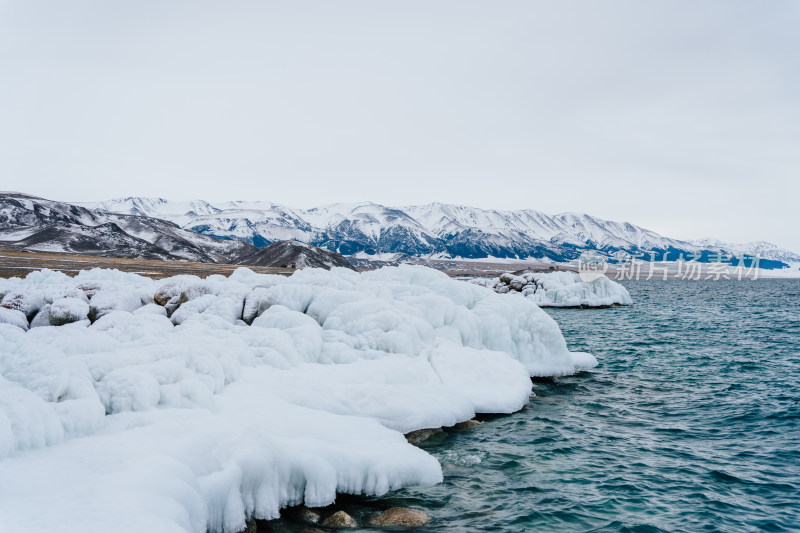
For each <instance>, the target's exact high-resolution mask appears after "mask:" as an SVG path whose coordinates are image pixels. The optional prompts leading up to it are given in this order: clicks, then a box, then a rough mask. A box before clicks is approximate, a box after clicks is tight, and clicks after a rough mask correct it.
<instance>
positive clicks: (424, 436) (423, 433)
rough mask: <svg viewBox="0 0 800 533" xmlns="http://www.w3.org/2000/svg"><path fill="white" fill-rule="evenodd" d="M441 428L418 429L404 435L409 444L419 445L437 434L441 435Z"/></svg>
mask: <svg viewBox="0 0 800 533" xmlns="http://www.w3.org/2000/svg"><path fill="white" fill-rule="evenodd" d="M441 432H442V428H430V429H418V430H416V431H412V432H410V433H406V440H407V441H408V442H409V443H411V444H419V443H420V442H425V441H426V440H428V439H429V438H431V437H433V436H434V435H436V434H437V433H441Z"/></svg>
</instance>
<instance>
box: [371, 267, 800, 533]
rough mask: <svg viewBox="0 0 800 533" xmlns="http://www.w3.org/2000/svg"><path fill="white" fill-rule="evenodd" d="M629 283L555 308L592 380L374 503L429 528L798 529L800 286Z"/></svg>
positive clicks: (501, 420) (545, 397)
mask: <svg viewBox="0 0 800 533" xmlns="http://www.w3.org/2000/svg"><path fill="white" fill-rule="evenodd" d="M626 286H627V287H628V289H629V290H630V292H631V296H632V297H633V299H634V302H635V305H633V306H630V307H618V308H613V309H603V310H571V309H562V310H558V309H551V310H548V312H549V313H550V315H551V316H553V318H555V320H556V321H557V322H558V323H559V325H560V326H561V328H562V330H563V332H564V335H565V337H566V339H567V342H568V343H569V346H570V348H571V349H573V350H583V351H589V352H592V353H594V354H595V355H596V356H597V358H598V360H599V361H600V365H599V366H598V367H597V368H596V369H595V370H593V371H592V372H586V373H583V374H581V375H578V376H573V377H567V378H559V379H555V380H550V381H542V382H537V383H534V391H535V393H536V394H537V397H536V398H535V399H532V400H531V402H530V404H529V408H528V409H527V410H524V411H522V412H519V413H516V414H514V415H511V416H505V417H498V418H494V419H492V420H488V421H486V422H485V423H484V424H482V425H481V426H479V427H478V428H476V429H473V430H469V431H461V432H448V433H445V434H443V435H441V436H440V437H438V438H435V439H434V440H433V441H429V442H428V443H425V444H423V447H424V448H425V449H426V450H428V451H429V452H430V453H432V454H434V455H435V456H436V457H438V458H439V460H440V461H441V463H442V465H443V468H444V472H445V482H444V483H443V484H442V485H439V486H436V487H426V488H414V489H407V490H403V491H398V492H396V493H393V494H392V495H390V497H383V498H376V499H375V500H374V501H373V502H372V504H373V505H380V506H382V507H386V506H393V505H410V506H415V507H420V508H423V509H426V510H427V512H428V513H429V514H430V515H431V516H432V517H433V521H432V522H431V524H430V525H429V526H427V527H426V528H425V530H426V531H465V532H469V531H501V532H502V531H507V532H513V531H521V530H536V531H553V530H557V531H686V532H696V531H793V530H794V531H797V530H800V429H798V423H799V422H800V392H798V381H799V380H800V280H758V281H755V282H754V281H748V282H744V281H742V282H738V281H706V282H690V281H676V280H667V281H653V280H651V281H635V282H634V281H630V282H627V283H626ZM367 503H369V502H367Z"/></svg>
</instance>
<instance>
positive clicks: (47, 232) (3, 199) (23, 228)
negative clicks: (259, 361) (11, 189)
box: [0, 193, 257, 263]
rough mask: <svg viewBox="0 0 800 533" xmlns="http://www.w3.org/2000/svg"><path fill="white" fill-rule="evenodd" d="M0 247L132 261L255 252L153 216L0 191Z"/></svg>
mask: <svg viewBox="0 0 800 533" xmlns="http://www.w3.org/2000/svg"><path fill="white" fill-rule="evenodd" d="M0 244H5V245H7V246H12V247H14V248H17V249H24V250H36V251H47V252H71V253H79V254H90V255H100V256H105V257H128V258H134V259H167V260H188V261H199V262H203V263H230V262H237V261H236V258H237V257H239V256H246V255H250V254H253V253H255V252H256V251H257V249H256V248H255V247H253V246H252V245H250V244H248V243H246V242H241V241H236V240H221V239H214V238H212V237H208V236H206V235H200V234H198V233H197V232H194V231H191V230H188V229H183V228H181V227H180V226H178V225H177V224H174V223H172V222H169V221H167V220H162V219H159V218H154V217H144V216H134V215H128V214H117V213H103V212H98V211H93V210H90V209H87V208H85V207H81V206H78V205H74V204H69V203H66V202H56V201H53V200H46V199H44V198H38V197H36V196H30V195H27V194H21V193H0Z"/></svg>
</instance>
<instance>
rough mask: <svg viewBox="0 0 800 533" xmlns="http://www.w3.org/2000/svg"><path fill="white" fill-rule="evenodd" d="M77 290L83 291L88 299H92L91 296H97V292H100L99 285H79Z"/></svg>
mask: <svg viewBox="0 0 800 533" xmlns="http://www.w3.org/2000/svg"><path fill="white" fill-rule="evenodd" d="M78 289H80V290H82V291H83V294H85V295H86V297H87V298H88V299H90V300H91V299H92V296H94V295H95V294H97V291H99V290H100V285H97V284H94V283H81V284H80V285H78Z"/></svg>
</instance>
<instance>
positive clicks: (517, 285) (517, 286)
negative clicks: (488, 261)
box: [508, 276, 528, 291]
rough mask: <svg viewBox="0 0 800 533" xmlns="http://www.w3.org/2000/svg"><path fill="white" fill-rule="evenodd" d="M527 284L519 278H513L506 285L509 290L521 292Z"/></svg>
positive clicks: (523, 279)
mask: <svg viewBox="0 0 800 533" xmlns="http://www.w3.org/2000/svg"><path fill="white" fill-rule="evenodd" d="M527 284H528V282H527V281H525V278H521V277H519V276H514V278H513V279H512V280H511V282H510V283H509V284H508V286H509V288H511V290H514V291H521V290H522V289H523V288H525V285H527Z"/></svg>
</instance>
